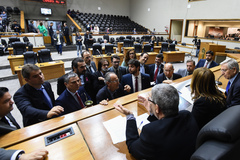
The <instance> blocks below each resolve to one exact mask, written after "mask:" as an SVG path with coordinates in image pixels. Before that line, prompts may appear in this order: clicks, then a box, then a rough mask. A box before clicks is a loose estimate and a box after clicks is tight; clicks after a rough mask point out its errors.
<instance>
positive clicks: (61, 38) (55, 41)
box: [53, 33, 64, 46]
mask: <svg viewBox="0 0 240 160" xmlns="http://www.w3.org/2000/svg"><path fill="white" fill-rule="evenodd" d="M59 35H60V43H61V45H63V42H64V39H63V36H62V34H61V33H59ZM53 39H56V40H54V45H55V46H56V45H57V42H58V38H57V34H56V33H55V34H54V35H53Z"/></svg>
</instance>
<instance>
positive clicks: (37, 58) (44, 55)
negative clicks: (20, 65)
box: [23, 49, 52, 64]
mask: <svg viewBox="0 0 240 160" xmlns="http://www.w3.org/2000/svg"><path fill="white" fill-rule="evenodd" d="M23 56H24V64H27V63H30V64H36V63H38V62H39V63H44V62H51V61H52V57H51V53H50V49H41V50H39V51H38V54H37V53H36V52H34V51H27V52H24V53H23Z"/></svg>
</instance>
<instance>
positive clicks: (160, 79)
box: [156, 73, 182, 84]
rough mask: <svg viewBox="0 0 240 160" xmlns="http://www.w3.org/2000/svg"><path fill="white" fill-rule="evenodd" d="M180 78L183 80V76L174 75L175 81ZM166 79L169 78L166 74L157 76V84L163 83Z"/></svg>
mask: <svg viewBox="0 0 240 160" xmlns="http://www.w3.org/2000/svg"><path fill="white" fill-rule="evenodd" d="M178 78H182V76H181V75H180V74H177V73H173V80H175V79H178ZM166 79H167V78H166V76H165V74H164V73H161V74H159V75H158V76H157V79H156V84H159V83H162V82H163V81H164V80H166Z"/></svg>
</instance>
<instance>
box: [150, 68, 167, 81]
mask: <svg viewBox="0 0 240 160" xmlns="http://www.w3.org/2000/svg"><path fill="white" fill-rule="evenodd" d="M163 67H164V65H163V64H161V65H160V73H159V74H161V73H163ZM154 71H155V64H151V65H149V75H150V78H151V82H152V81H153V78H154V74H155V72H154Z"/></svg>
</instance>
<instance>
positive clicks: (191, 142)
mask: <svg viewBox="0 0 240 160" xmlns="http://www.w3.org/2000/svg"><path fill="white" fill-rule="evenodd" d="M138 101H139V102H140V103H141V104H142V105H143V106H145V108H146V109H147V110H148V112H149V114H150V115H149V117H148V120H149V121H150V123H149V124H146V125H145V126H143V128H142V132H141V134H140V136H139V134H138V129H137V125H136V119H135V117H134V115H133V113H132V111H129V110H128V109H126V108H124V107H122V106H121V105H118V104H114V106H115V108H116V109H117V110H118V111H119V112H121V113H123V114H125V115H126V116H127V128H126V137H127V141H126V143H127V146H128V150H129V153H131V154H132V155H133V156H134V157H135V158H136V159H164V160H166V159H169V160H176V159H182V160H187V159H190V157H191V155H192V154H193V152H194V151H195V142H196V138H197V134H198V131H199V129H198V126H197V123H196V121H195V119H194V117H193V116H192V115H191V113H190V112H189V111H186V110H182V111H178V104H179V95H178V91H177V90H176V88H174V87H173V86H171V85H168V84H159V85H156V86H154V87H153V88H152V91H151V96H150V97H149V98H148V99H147V98H144V97H141V96H139V97H138Z"/></svg>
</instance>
